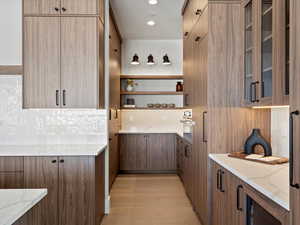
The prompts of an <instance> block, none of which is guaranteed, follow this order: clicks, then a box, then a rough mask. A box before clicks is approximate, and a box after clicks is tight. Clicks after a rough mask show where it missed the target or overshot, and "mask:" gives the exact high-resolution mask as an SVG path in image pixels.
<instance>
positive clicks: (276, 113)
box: [271, 108, 289, 157]
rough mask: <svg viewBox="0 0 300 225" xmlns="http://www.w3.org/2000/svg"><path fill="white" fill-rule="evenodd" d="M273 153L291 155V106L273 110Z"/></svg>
mask: <svg viewBox="0 0 300 225" xmlns="http://www.w3.org/2000/svg"><path fill="white" fill-rule="evenodd" d="M271 142H272V150H273V155H278V156H284V157H289V108H274V109H272V110H271Z"/></svg>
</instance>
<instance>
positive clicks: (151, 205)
mask: <svg viewBox="0 0 300 225" xmlns="http://www.w3.org/2000/svg"><path fill="white" fill-rule="evenodd" d="M102 225H201V224H200V223H199V221H198V219H197V216H196V214H195V213H194V211H193V209H192V206H191V204H190V202H189V199H188V198H187V196H186V194H185V191H184V188H183V185H182V183H181V181H180V180H179V177H178V176H177V175H120V176H118V177H117V179H116V181H115V183H114V185H113V188H112V190H111V213H110V214H109V215H108V216H106V217H105V218H104V220H103V223H102Z"/></svg>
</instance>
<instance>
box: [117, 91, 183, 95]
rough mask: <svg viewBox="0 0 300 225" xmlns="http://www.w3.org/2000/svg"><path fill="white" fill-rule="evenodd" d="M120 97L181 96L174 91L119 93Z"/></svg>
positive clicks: (181, 93)
mask: <svg viewBox="0 0 300 225" xmlns="http://www.w3.org/2000/svg"><path fill="white" fill-rule="evenodd" d="M121 95H183V92H176V91H130V92H129V91H121Z"/></svg>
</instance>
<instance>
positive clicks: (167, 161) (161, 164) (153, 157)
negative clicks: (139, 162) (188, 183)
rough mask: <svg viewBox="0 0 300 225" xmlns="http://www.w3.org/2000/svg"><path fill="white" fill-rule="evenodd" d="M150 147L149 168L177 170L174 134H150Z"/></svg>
mask: <svg viewBox="0 0 300 225" xmlns="http://www.w3.org/2000/svg"><path fill="white" fill-rule="evenodd" d="M148 149H149V151H148V157H147V158H148V169H149V170H161V171H164V170H167V171H168V170H174V171H175V170H176V149H175V136H174V134H149V135H148Z"/></svg>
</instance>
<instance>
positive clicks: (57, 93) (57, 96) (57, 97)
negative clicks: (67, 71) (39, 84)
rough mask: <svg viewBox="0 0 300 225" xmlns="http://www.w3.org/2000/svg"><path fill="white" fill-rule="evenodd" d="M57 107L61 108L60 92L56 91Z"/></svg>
mask: <svg viewBox="0 0 300 225" xmlns="http://www.w3.org/2000/svg"><path fill="white" fill-rule="evenodd" d="M56 106H59V90H56Z"/></svg>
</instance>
